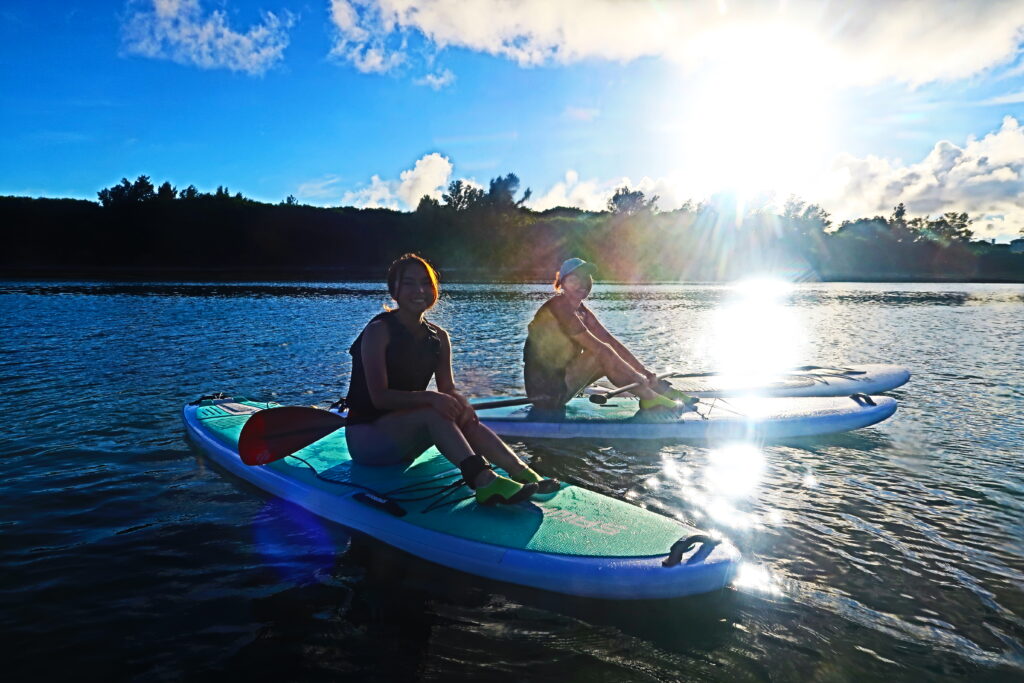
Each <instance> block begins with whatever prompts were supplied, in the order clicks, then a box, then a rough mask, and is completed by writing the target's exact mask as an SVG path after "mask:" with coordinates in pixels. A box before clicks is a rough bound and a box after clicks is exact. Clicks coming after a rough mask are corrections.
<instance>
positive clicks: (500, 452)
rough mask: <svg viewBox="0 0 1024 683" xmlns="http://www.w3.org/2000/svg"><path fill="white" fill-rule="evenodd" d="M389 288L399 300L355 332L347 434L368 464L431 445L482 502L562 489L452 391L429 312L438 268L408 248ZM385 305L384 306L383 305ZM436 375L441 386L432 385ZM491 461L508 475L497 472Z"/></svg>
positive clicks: (391, 272)
mask: <svg viewBox="0 0 1024 683" xmlns="http://www.w3.org/2000/svg"><path fill="white" fill-rule="evenodd" d="M387 283H388V292H389V293H390V294H391V298H392V299H394V300H395V302H396V303H397V304H398V306H397V308H394V309H388V310H386V311H385V312H384V313H380V314H378V315H377V316H375V317H374V318H373V319H372V320H371V321H370V322H369V324H367V326H366V327H365V328H364V329H363V331H362V332H361V333H360V334H359V336H358V337H357V338H356V340H355V342H354V343H353V344H352V347H351V348H350V349H349V352H350V353H351V354H352V382H351V385H350V386H349V393H348V405H349V413H348V420H347V426H346V428H345V437H346V440H347V441H348V448H349V453H350V454H351V456H352V459H353V460H354V461H355V462H357V463H360V464H364V465H395V464H399V463H403V462H406V463H407V462H411V461H412V460H414V459H415V458H416V457H417V456H419V455H420V454H421V453H423V451H425V450H427V449H428V448H430V447H431V446H437V448H438V450H440V451H441V453H442V454H443V455H444V456H445V457H446V458H448V460H450V461H451V462H452V463H453V464H454V465H457V466H458V467H459V469H461V470H462V475H463V478H464V479H465V481H466V483H467V484H468V485H469V487H470V488H472V489H474V491H475V495H476V500H477V502H478V503H481V504H483V505H494V504H503V503H517V502H519V501H522V500H526V499H527V498H529V497H530V496H532V495H533V494H534V493H537V492H540V493H552V492H554V491H555V490H557V489H558V486H559V485H558V482H557V481H556V480H554V479H543V478H542V477H541V476H540V475H538V474H537V473H536V472H534V471H533V470H532V469H530V468H529V467H528V466H527V465H526V464H525V463H523V461H522V460H520V459H519V458H518V457H517V456H516V454H515V453H513V452H512V450H511V449H510V448H509V447H508V446H507V445H505V443H504V442H503V441H502V440H501V439H500V438H498V436H497V435H495V434H494V432H492V431H491V430H490V429H488V428H487V427H486V426H484V425H482V424H480V422H479V421H478V420H477V417H476V413H475V411H474V410H473V408H472V407H471V406H470V404H469V401H467V400H466V398H465V397H464V396H462V394H460V393H459V392H458V391H456V390H455V380H454V378H453V376H452V363H451V357H452V347H451V341H450V339H449V337H448V333H447V332H446V331H445V330H443V329H442V328H440V327H438V326H437V325H434V324H433V323H430V322H427V320H426V319H425V318H424V314H425V313H426V312H427V311H428V310H430V309H431V308H432V307H433V306H434V304H435V303H437V296H438V284H437V272H436V271H435V270H434V268H433V267H432V266H431V265H430V264H429V263H427V261H425V260H424V259H422V258H421V257H419V256H417V255H415V254H405V255H404V256H402V257H401V258H399V259H398V260H396V261H395V262H394V263H392V264H391V267H390V268H389V269H388V276H387ZM385 308H387V307H385ZM431 377H433V378H434V379H435V382H436V384H437V391H428V390H427V385H428V383H429V382H430V379H431ZM488 461H490V462H493V463H494V464H496V465H498V466H499V467H501V468H502V469H504V470H505V471H506V472H508V474H509V476H510V477H511V478H509V477H504V476H501V475H499V474H496V473H495V472H493V471H492V470H491V468H490V465H489V463H488Z"/></svg>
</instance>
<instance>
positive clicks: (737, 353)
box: [702, 278, 807, 409]
mask: <svg viewBox="0 0 1024 683" xmlns="http://www.w3.org/2000/svg"><path fill="white" fill-rule="evenodd" d="M731 290H732V293H733V295H732V296H731V297H730V300H729V301H728V302H726V303H725V304H724V305H723V306H721V307H719V309H718V310H716V312H715V313H714V316H713V319H712V320H713V321H712V325H711V327H710V329H709V330H708V335H707V337H706V338H704V339H703V340H702V343H704V344H706V345H707V348H708V349H709V350H710V355H711V356H712V358H714V361H715V367H716V368H717V369H718V370H719V371H720V372H722V373H723V374H725V375H726V376H728V377H731V378H733V379H735V381H736V382H737V384H738V385H739V386H743V385H745V384H748V383H750V382H753V383H757V382H759V381H766V380H769V379H773V378H775V377H776V376H777V375H779V374H780V373H782V372H785V371H786V370H789V369H790V368H793V367H795V366H797V365H800V361H801V358H802V357H803V355H804V354H805V352H806V346H807V332H806V330H805V329H804V324H803V320H802V318H801V317H800V315H799V314H798V313H797V311H796V310H795V309H794V308H793V307H791V306H790V305H789V301H788V298H789V294H790V293H791V292H792V291H793V285H792V283H789V282H786V281H785V280H781V279H778V278H755V279H751V280H744V281H742V282H738V283H736V284H735V285H733V286H732V287H731ZM751 409H753V406H751Z"/></svg>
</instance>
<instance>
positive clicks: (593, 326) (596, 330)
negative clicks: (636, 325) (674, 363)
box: [587, 313, 651, 375]
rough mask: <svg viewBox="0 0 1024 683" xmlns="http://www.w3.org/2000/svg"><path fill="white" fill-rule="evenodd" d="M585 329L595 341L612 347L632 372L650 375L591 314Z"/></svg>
mask: <svg viewBox="0 0 1024 683" xmlns="http://www.w3.org/2000/svg"><path fill="white" fill-rule="evenodd" d="M587 328H588V329H589V330H590V331H591V334H593V335H594V336H595V337H596V338H597V339H599V340H600V341H603V342H604V343H605V344H608V346H610V347H612V349H613V350H614V351H615V353H616V354H618V356H619V357H620V358H621V359H622V360H624V361H625V362H626V363H627V364H628V365H629V366H630V367H632V368H633V369H634V370H636V371H637V372H639V373H641V374H643V375H650V374H651V373H650V372H649V371H648V370H647V367H646V366H645V365H644V364H643V363H641V362H640V360H639V359H637V357H636V356H634V355H633V352H632V351H630V350H629V349H627V348H626V346H625V344H623V343H622V342H620V341H619V340H618V339H616V338H615V336H614V335H613V334H612V333H611V332H609V331H608V330H607V328H605V326H604V325H602V324H601V321H600V320H598V319H597V316H596V315H594V314H592V313H591V314H590V315H588V316H587Z"/></svg>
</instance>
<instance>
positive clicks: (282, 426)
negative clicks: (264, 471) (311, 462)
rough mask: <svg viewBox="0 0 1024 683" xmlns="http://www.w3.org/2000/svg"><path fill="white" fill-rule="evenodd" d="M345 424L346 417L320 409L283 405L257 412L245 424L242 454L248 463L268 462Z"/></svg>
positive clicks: (286, 454)
mask: <svg viewBox="0 0 1024 683" xmlns="http://www.w3.org/2000/svg"><path fill="white" fill-rule="evenodd" d="M344 426H345V418H343V417H341V416H340V415H337V414H335V413H331V412H328V411H326V410H320V409H319V408H303V407H301V406H282V407H281V408H269V409H268V410H261V411H260V412H258V413H255V414H254V415H253V416H252V417H250V418H249V420H248V421H247V422H246V423H245V426H244V427H242V434H241V435H240V436H239V437H238V455H239V456H240V457H241V458H242V462H244V463H245V464H246V465H266V464H267V463H270V462H274V461H275V460H280V459H281V458H284V457H287V456H289V455H291V454H292V453H295V452H296V451H301V450H302V449H303V448H305V447H306V446H308V445H310V444H311V443H314V442H316V441H319V440H320V439H322V438H324V437H325V436H327V435H328V434H330V433H331V432H334V431H337V430H338V429H340V428H341V427H344Z"/></svg>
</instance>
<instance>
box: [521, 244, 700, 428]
mask: <svg viewBox="0 0 1024 683" xmlns="http://www.w3.org/2000/svg"><path fill="white" fill-rule="evenodd" d="M595 270H596V268H595V267H594V265H593V264H591V263H587V262H586V261H584V260H583V259H580V258H571V259H568V260H567V261H565V263H563V264H562V267H561V268H559V269H558V274H557V275H556V276H555V283H554V287H555V291H556V292H557V293H556V294H555V296H553V297H551V298H550V299H548V300H547V301H545V302H544V304H543V305H542V306H541V307H540V309H539V310H538V311H537V313H536V315H534V317H533V320H532V321H531V322H530V327H529V334H528V335H527V338H526V347H525V348H524V349H523V361H524V363H525V365H524V374H525V380H526V394H527V396H529V397H530V398H532V399H533V404H534V406H536V407H537V408H540V409H542V410H561V409H562V408H563V407H564V406H565V404H566V403H568V402H569V399H571V398H572V397H573V396H575V395H576V394H577V393H579V392H580V391H581V390H582V389H583V388H584V387H586V386H587V385H589V384H591V383H592V382H594V381H596V380H598V379H600V378H601V377H607V378H608V379H609V380H611V382H612V383H613V384H615V385H616V386H620V387H621V386H626V385H629V384H637V383H639V386H638V387H637V388H636V389H633V390H632V391H633V393H635V394H636V395H637V396H639V398H640V409H641V410H643V411H651V412H652V413H662V412H664V413H669V414H675V413H676V412H678V410H679V409H680V408H681V406H680V404H678V403H676V402H675V401H673V400H671V399H669V398H667V397H665V396H662V395H661V394H659V393H658V392H656V391H654V390H653V389H652V388H651V384H652V383H654V382H655V381H656V379H657V378H656V377H655V373H653V372H652V371H650V370H648V369H647V368H646V367H645V366H644V364H643V363H641V362H640V361H639V360H637V358H636V356H634V355H633V354H632V353H631V352H630V350H629V349H627V348H626V347H625V346H624V345H623V344H622V343H621V342H620V341H619V340H618V339H616V338H615V337H614V336H612V334H611V333H610V332H609V331H608V330H606V329H605V327H604V325H602V324H601V322H600V321H599V320H598V319H597V317H596V316H595V315H594V314H593V313H592V312H591V310H590V309H589V308H587V307H586V305H584V303H583V300H584V299H585V298H587V295H588V294H590V290H591V289H592V288H593V286H594V279H593V277H592V275H593V273H594V271H595Z"/></svg>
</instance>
